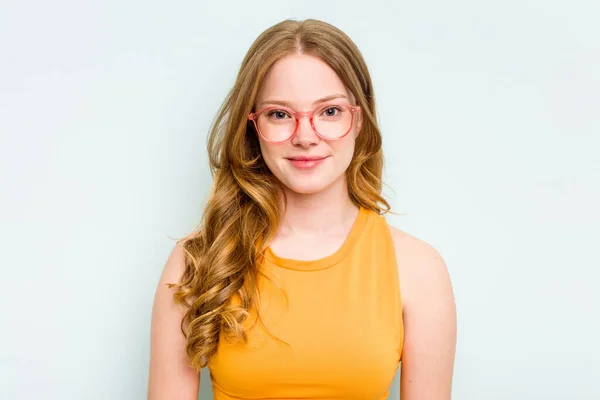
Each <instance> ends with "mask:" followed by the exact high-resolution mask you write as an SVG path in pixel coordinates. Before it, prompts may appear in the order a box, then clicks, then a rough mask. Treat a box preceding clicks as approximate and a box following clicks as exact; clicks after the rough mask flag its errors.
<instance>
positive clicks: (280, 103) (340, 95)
mask: <svg viewBox="0 0 600 400" xmlns="http://www.w3.org/2000/svg"><path fill="white" fill-rule="evenodd" d="M340 98H344V99H346V100H347V99H348V96H346V95H345V94H332V95H329V96H325V97H323V98H320V99H318V100H315V101H314V102H313V104H312V105H313V106H315V105H317V104H319V103H323V102H325V101H329V100H333V99H340ZM264 104H278V105H282V106H286V107H289V108H293V107H292V103H291V102H289V101H286V100H264V101H261V102H260V103H258V105H264ZM258 105H257V106H258Z"/></svg>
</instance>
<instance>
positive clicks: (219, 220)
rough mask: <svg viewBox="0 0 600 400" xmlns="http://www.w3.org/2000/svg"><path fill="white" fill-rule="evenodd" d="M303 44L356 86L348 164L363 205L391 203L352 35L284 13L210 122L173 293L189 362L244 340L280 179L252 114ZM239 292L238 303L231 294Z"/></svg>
mask: <svg viewBox="0 0 600 400" xmlns="http://www.w3.org/2000/svg"><path fill="white" fill-rule="evenodd" d="M293 53H304V54H310V55H312V56H316V57H319V58H321V59H322V60H324V61H325V62H326V63H327V64H329V66H330V67H331V68H332V69H333V70H334V71H335V72H336V73H337V74H338V76H339V77H340V78H341V79H342V81H343V82H344V84H345V85H346V87H348V89H349V90H350V91H351V92H352V94H353V95H354V97H355V98H356V101H357V103H358V105H359V106H360V107H361V110H362V113H363V123H362V127H361V131H360V135H358V137H357V138H356V145H355V151H354V156H353V159H352V161H351V164H350V166H349V167H348V169H347V171H346V177H347V182H348V191H349V194H350V197H351V199H352V201H353V202H354V203H355V204H356V205H357V206H362V207H364V208H366V209H370V210H374V211H377V212H378V213H386V212H388V211H389V210H390V206H389V204H388V203H387V201H386V200H385V199H384V198H383V196H382V195H381V189H382V180H381V177H382V168H383V153H382V148H381V134H380V131H379V128H378V124H377V119H376V115H375V97H374V94H373V86H372V82H371V77H370V74H369V71H368V69H367V66H366V63H365V61H364V59H363V57H362V55H361V53H360V51H359V50H358V48H357V47H356V45H355V44H354V43H353V42H352V40H351V39H350V38H349V37H348V36H347V35H346V34H344V33H343V32H342V31H341V30H339V29H338V28H336V27H334V26H332V25H330V24H328V23H326V22H323V21H319V20H314V19H307V20H304V21H296V20H284V21H282V22H280V23H278V24H276V25H274V26H272V27H270V28H269V29H267V30H266V31H264V32H263V33H262V34H261V35H260V36H259V37H258V38H257V39H256V40H255V41H254V43H253V44H252V45H251V47H250V49H249V50H248V52H247V53H246V55H245V57H244V60H243V61H242V64H241V66H240V69H239V73H238V75H237V79H236V81H235V84H234V86H233V88H232V89H231V90H230V91H229V93H228V95H227V97H226V98H225V101H224V102H223V105H222V106H221V108H220V110H219V112H218V114H217V117H216V119H215V121H214V122H213V125H212V127H211V131H210V134H209V137H208V142H207V147H208V152H209V157H210V168H211V174H212V177H213V184H212V190H211V193H210V196H209V199H208V201H207V204H206V206H205V208H204V213H203V215H202V219H201V221H200V224H199V225H198V227H197V228H196V229H195V230H194V232H192V233H191V234H190V235H188V236H186V237H185V238H183V239H181V240H179V242H182V245H183V248H184V251H185V258H186V267H185V271H184V273H183V276H182V278H181V280H180V282H178V283H172V284H170V285H169V286H170V287H175V288H176V291H175V295H174V297H175V301H176V302H177V303H178V304H182V305H184V306H185V307H186V310H187V311H186V313H185V315H184V318H183V320H182V322H181V329H182V332H183V333H184V335H185V336H186V338H187V346H186V351H187V354H188V356H189V362H190V365H191V366H193V367H194V368H196V369H198V370H199V369H200V368H202V367H204V366H206V365H207V363H208V362H209V360H210V358H211V357H212V356H213V355H214V354H215V352H216V351H217V347H218V343H219V340H220V338H221V336H220V335H223V336H224V337H225V338H227V339H237V340H242V341H246V339H247V337H246V332H245V330H244V328H243V327H242V323H243V322H244V320H245V319H246V318H247V317H248V316H249V315H250V312H251V311H252V310H257V309H258V308H257V305H258V292H257V288H258V276H259V274H260V265H261V263H262V260H263V256H264V251H265V249H266V248H267V247H268V245H269V243H270V241H271V240H272V239H273V237H274V235H275V231H276V228H277V226H278V224H279V218H280V205H281V204H282V203H280V197H279V196H281V194H280V193H281V192H282V191H281V189H282V188H281V186H280V185H281V184H280V183H279V181H278V180H277V179H276V178H275V177H274V176H273V174H272V173H271V172H270V170H269V169H268V168H267V166H266V164H265V162H264V160H263V159H262V157H261V152H260V147H259V142H258V137H257V133H256V132H255V131H254V128H253V126H252V125H251V124H250V123H249V122H248V119H247V116H248V114H249V113H250V112H252V111H254V103H255V100H256V97H257V93H258V91H259V89H260V87H261V83H262V81H263V79H264V77H265V74H266V73H267V71H268V70H269V68H270V67H271V66H272V65H273V63H275V62H276V61H277V60H279V59H281V58H282V57H284V56H286V55H289V54H293ZM234 297H235V298H236V299H237V300H238V301H236V302H235V304H233V302H232V301H231V300H232V299H233V298H234Z"/></svg>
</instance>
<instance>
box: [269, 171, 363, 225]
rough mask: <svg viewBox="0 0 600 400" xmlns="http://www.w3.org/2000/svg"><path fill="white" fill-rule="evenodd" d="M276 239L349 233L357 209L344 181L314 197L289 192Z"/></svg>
mask: <svg viewBox="0 0 600 400" xmlns="http://www.w3.org/2000/svg"><path fill="white" fill-rule="evenodd" d="M285 195H286V200H287V203H286V205H285V206H283V207H282V215H281V219H280V224H279V227H278V229H277V236H280V235H281V236H288V235H311V236H314V235H316V236H320V235H329V234H336V232H337V231H339V230H342V231H344V232H345V231H346V230H347V229H348V227H349V226H351V225H352V224H353V222H354V220H355V219H356V216H357V214H358V207H357V206H356V205H355V204H354V203H353V202H352V200H351V199H350V196H349V194H348V186H347V184H346V180H345V179H340V180H339V181H338V182H335V183H334V184H333V185H331V186H330V187H328V188H327V189H325V190H323V191H321V192H318V193H313V194H299V193H294V192H291V191H288V190H286V192H285Z"/></svg>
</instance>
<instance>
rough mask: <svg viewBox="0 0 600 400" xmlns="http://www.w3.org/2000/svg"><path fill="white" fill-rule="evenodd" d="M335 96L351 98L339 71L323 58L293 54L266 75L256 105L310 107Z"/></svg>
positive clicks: (280, 61) (281, 60)
mask: <svg viewBox="0 0 600 400" xmlns="http://www.w3.org/2000/svg"><path fill="white" fill-rule="evenodd" d="M333 95H345V96H346V97H347V99H342V100H344V101H346V102H347V101H352V100H353V98H352V95H351V93H350V92H349V90H348V89H347V88H346V86H345V85H344V82H343V81H342V80H341V78H340V77H339V76H338V75H337V74H336V72H335V71H334V70H333V69H332V68H331V67H330V66H329V65H328V64H327V63H326V62H325V61H323V60H321V59H320V58H317V57H314V56H310V55H305V54H294V55H289V56H286V57H284V58H282V59H280V60H278V61H277V62H276V63H275V64H273V66H272V67H271V68H270V70H269V72H268V73H267V74H266V76H265V78H264V80H263V82H262V85H261V88H260V90H259V93H258V97H257V104H262V103H263V102H268V101H273V100H278V101H286V102H289V103H291V105H293V106H298V107H309V106H312V105H313V104H314V103H315V102H316V101H317V100H319V99H323V98H325V97H328V96H333Z"/></svg>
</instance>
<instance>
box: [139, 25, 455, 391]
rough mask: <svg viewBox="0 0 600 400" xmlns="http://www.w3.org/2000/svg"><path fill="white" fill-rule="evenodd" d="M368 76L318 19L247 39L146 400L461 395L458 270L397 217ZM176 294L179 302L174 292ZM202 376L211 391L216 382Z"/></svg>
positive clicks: (166, 286)
mask: <svg viewBox="0 0 600 400" xmlns="http://www.w3.org/2000/svg"><path fill="white" fill-rule="evenodd" d="M381 142H382V140H381V135H380V131H379V128H378V126H377V120H376V114H375V101H374V94H373V87H372V83H371V78H370V75H369V71H368V69H367V66H366V64H365V61H364V60H363V58H362V56H361V54H360V52H359V50H358V49H357V47H356V46H355V44H354V43H353V42H352V41H351V40H350V39H349V38H348V36H346V35H345V34H344V33H343V32H341V31H340V30H339V29H337V28H335V27H333V26H332V25H329V24H327V23H325V22H322V21H318V20H305V21H293V20H286V21H283V22H281V23H278V24H276V25H274V26H272V27H271V28H269V29H267V30H266V31H265V32H263V33H262V34H261V35H260V36H259V37H258V38H257V39H256V41H255V42H254V43H253V44H252V46H251V47H250V49H249V51H248V53H247V54H246V57H245V58H244V60H243V62H242V65H241V67H240V71H239V74H238V76H237V80H236V82H235V85H234V87H233V89H232V90H231V91H230V93H229V94H228V96H227V98H226V99H225V102H224V104H223V106H222V108H221V110H220V112H219V114H218V117H217V119H216V121H215V123H214V125H213V127H212V130H211V133H210V137H209V141H208V148H209V153H210V163H211V168H212V172H213V178H214V182H213V186H212V191H211V194H210V198H209V200H208V203H207V204H206V207H205V210H204V215H203V219H202V221H201V223H200V225H199V227H198V229H197V230H196V231H195V232H193V233H192V234H190V235H189V236H187V237H186V238H184V239H182V240H181V241H180V242H178V243H177V245H176V246H174V249H173V251H172V252H171V254H170V256H169V258H168V260H167V262H166V265H165V268H164V272H163V274H162V276H161V278H160V282H159V285H158V289H157V291H156V296H155V300H154V307H153V312H152V332H151V359H150V376H149V390H148V398H149V399H151V400H163V399H164V400H166V399H189V400H192V399H196V398H197V396H198V389H199V383H200V382H199V369H200V368H201V367H203V366H205V365H207V366H208V368H209V369H210V372H211V378H212V385H213V386H212V387H213V393H214V398H215V399H259V398H260V399H386V398H387V396H388V393H389V388H390V385H391V383H392V379H393V377H394V374H395V371H396V369H397V368H398V364H399V362H400V361H402V369H401V371H402V373H401V398H402V400H427V399H431V400H433V399H435V400H441V399H450V393H451V384H452V373H453V364H454V355H455V342H456V317H455V304H454V296H453V291H452V287H451V283H450V279H449V276H448V272H447V268H446V265H445V263H444V261H443V259H442V258H441V257H440V255H439V254H438V252H437V251H436V250H435V249H434V248H433V247H431V246H430V245H429V244H427V243H426V242H424V241H422V240H420V239H418V238H416V237H414V236H412V235H410V234H408V233H406V232H404V231H401V230H399V229H396V228H393V227H391V226H389V225H388V224H387V222H386V220H385V218H384V216H383V214H384V213H386V212H387V211H389V205H388V203H387V202H386V200H385V199H384V198H383V197H382V195H381V186H382V182H381V176H382V167H383V154H382V148H381ZM174 300H175V301H174ZM202 384H205V383H204V381H203V383H202Z"/></svg>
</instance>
